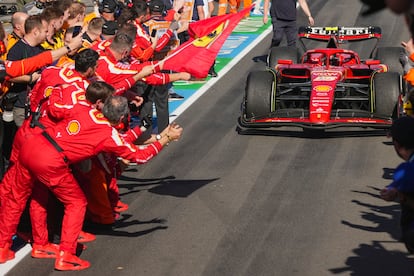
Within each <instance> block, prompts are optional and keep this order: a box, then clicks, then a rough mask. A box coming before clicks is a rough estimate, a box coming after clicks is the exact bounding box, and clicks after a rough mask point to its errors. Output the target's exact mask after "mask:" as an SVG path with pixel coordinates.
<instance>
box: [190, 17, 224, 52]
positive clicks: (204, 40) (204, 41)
mask: <svg viewBox="0 0 414 276" xmlns="http://www.w3.org/2000/svg"><path fill="white" fill-rule="evenodd" d="M224 27H225V23H222V24H220V25H219V26H218V27H217V28H215V29H214V30H213V31H212V32H211V33H209V34H208V35H205V36H203V37H200V38H197V39H195V40H194V41H193V45H194V46H196V47H203V48H206V47H208V45H210V44H212V43H213V42H214V40H215V39H216V38H217V37H219V35H220V34H221V33H222V32H223V30H224Z"/></svg>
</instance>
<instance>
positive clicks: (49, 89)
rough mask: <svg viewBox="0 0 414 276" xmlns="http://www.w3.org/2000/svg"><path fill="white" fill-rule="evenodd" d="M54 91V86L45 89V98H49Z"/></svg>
mask: <svg viewBox="0 0 414 276" xmlns="http://www.w3.org/2000/svg"><path fill="white" fill-rule="evenodd" d="M52 91H53V87H52V86H48V87H46V89H45V97H49V96H50V95H52Z"/></svg>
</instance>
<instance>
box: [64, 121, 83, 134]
mask: <svg viewBox="0 0 414 276" xmlns="http://www.w3.org/2000/svg"><path fill="white" fill-rule="evenodd" d="M80 128H81V126H80V123H79V121H76V120H72V121H70V122H69V123H68V125H67V127H66V131H67V132H68V133H69V135H76V134H78V133H79V131H80Z"/></svg>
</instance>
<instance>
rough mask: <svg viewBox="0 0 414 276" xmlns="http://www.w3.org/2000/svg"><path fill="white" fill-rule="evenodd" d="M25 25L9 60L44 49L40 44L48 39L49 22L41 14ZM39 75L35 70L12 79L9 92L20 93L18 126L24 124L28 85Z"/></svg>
mask: <svg viewBox="0 0 414 276" xmlns="http://www.w3.org/2000/svg"><path fill="white" fill-rule="evenodd" d="M24 27H25V35H24V37H23V38H22V39H21V40H19V41H18V42H17V43H16V44H15V45H14V46H13V47H12V48H11V49H10V51H9V52H8V54H7V59H8V60H12V61H14V60H22V59H25V58H28V57H32V56H35V55H37V54H39V53H41V52H42V51H43V49H42V48H41V47H40V46H39V45H40V43H42V42H43V41H44V40H45V39H46V35H47V22H46V21H44V20H43V19H42V18H41V17H40V16H38V15H34V16H30V17H28V18H27V19H26V21H25V26H24ZM39 77H40V74H39V73H37V72H35V73H33V74H30V75H24V76H20V77H17V78H13V79H11V80H10V81H11V82H14V85H13V86H12V87H11V88H10V91H9V93H18V99H17V101H16V103H15V104H14V108H13V117H14V121H15V123H16V125H17V126H18V127H20V126H21V125H22V123H23V120H24V117H25V112H24V107H25V103H26V98H27V91H28V86H30V85H33V83H34V82H35V81H37V79H38V78H39Z"/></svg>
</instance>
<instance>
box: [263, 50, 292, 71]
mask: <svg viewBox="0 0 414 276" xmlns="http://www.w3.org/2000/svg"><path fill="white" fill-rule="evenodd" d="M298 57H299V52H298V49H297V48H296V47H290V46H283V47H273V48H271V49H270V51H269V55H268V58H267V66H268V67H270V68H273V69H274V68H275V66H276V64H277V62H278V60H279V59H289V60H292V61H293V63H297V62H298Z"/></svg>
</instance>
